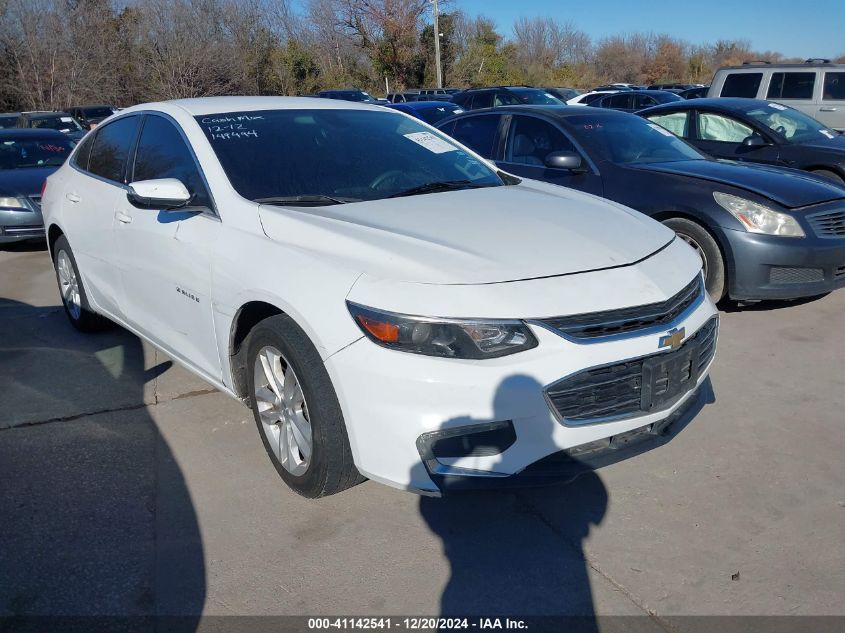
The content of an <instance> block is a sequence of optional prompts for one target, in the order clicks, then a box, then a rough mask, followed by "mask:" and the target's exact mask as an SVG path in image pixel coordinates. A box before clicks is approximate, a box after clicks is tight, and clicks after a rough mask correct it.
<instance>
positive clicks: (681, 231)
mask: <svg viewBox="0 0 845 633" xmlns="http://www.w3.org/2000/svg"><path fill="white" fill-rule="evenodd" d="M663 224H665V225H666V226H668V227H669V228H670V229H672V230H673V231H675V235H677V236H678V237H679V238H681V239H682V240H684V241H685V242H686V243H687V244H689V245H690V246H691V247H692V248H693V250H694V251H695V252H696V253H698V256H699V257H701V265H702V267H703V269H704V285H705V287H706V288H707V292H708V293H709V294H710V298H711V299H713V303H718V302H719V301H721V300H722V298H723V297H724V296H725V291H726V290H727V283H726V277H725V259H724V257H722V251H721V250H719V245H718V244H717V243H716V240H715V239H713V236H712V235H710V232H709V231H708V230H707V229H705V228H704V227H703V226H701V225H700V224H698V223H697V222H693V221H692V220H687V219H686V218H669V219H668V220H664V221H663Z"/></svg>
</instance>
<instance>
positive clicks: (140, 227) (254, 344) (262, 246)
mask: <svg viewBox="0 0 845 633" xmlns="http://www.w3.org/2000/svg"><path fill="white" fill-rule="evenodd" d="M43 205H44V216H45V225H46V226H47V230H48V239H49V245H50V252H51V255H52V257H53V260H54V262H55V266H56V271H57V278H58V282H59V286H60V289H61V295H62V300H63V302H64V305H65V308H66V311H67V315H68V317H69V318H70V321H71V322H72V323H73V325H74V326H76V327H77V328H78V329H80V330H91V329H96V328H98V327H101V326H103V325H104V323H106V321H105V320H106V319H108V320H110V321H114V322H116V323H119V324H121V325H122V326H124V327H126V328H127V329H129V330H131V331H132V332H135V333H136V334H138V335H139V336H141V337H143V338H144V339H146V340H148V341H149V342H151V343H152V344H153V345H155V346H157V347H159V348H161V349H162V350H164V351H165V352H166V353H167V354H169V355H170V356H171V357H173V358H174V359H175V360H177V361H178V362H180V363H182V364H184V365H185V366H186V367H187V368H189V369H190V370H192V371H194V372H195V373H197V374H198V375H199V376H202V377H203V378H205V379H206V380H207V381H208V382H210V383H211V384H213V385H215V386H216V387H217V388H219V389H220V390H221V391H224V392H225V393H228V394H229V395H231V396H233V397H235V398H238V399H241V400H242V401H244V402H245V403H247V404H249V405H250V406H251V408H252V409H253V412H254V415H255V420H256V424H257V426H258V428H259V429H260V434H261V437H262V439H263V442H264V445H265V447H266V449H267V451H268V453H269V455H270V458H271V459H272V460H273V463H274V464H275V466H276V468H277V470H278V472H279V473H280V475H281V476H282V478H283V479H284V480H285V481H286V482H287V484H288V485H289V486H290V487H291V488H293V489H294V490H296V491H297V492H299V493H300V494H303V495H306V496H311V497H316V496H321V495H325V494H331V493H333V492H338V491H340V490H342V489H344V488H346V487H348V486H350V485H353V484H354V483H356V482H357V481H359V480H360V478H361V475H364V476H366V477H370V478H372V479H375V480H378V481H382V482H385V483H388V484H391V485H394V486H398V487H402V488H408V489H413V490H417V491H421V492H424V493H428V494H439V493H440V492H441V491H442V490H445V489H447V488H448V487H449V486H450V485H457V486H461V485H466V484H467V483H473V484H477V483H481V484H490V483H504V482H511V481H514V479H515V478H517V479H518V476H519V475H520V474H525V473H526V472H528V473H532V474H536V471H537V469H538V468H539V466H538V462H540V461H541V460H543V458H546V457H547V456H551V455H566V456H570V457H573V456H576V455H577V459H576V457H573V459H576V461H578V462H579V463H580V462H581V461H582V458H583V460H587V457H590V456H595V455H599V456H601V455H604V454H606V453H607V452H608V451H610V452H613V451H617V452H618V454H620V455H621V454H623V451H621V450H617V449H620V447H622V446H624V445H626V444H627V443H628V442H629V441H630V440H631V439H632V438H634V437H646V438H654V437H657V436H659V435H660V433H661V432H662V431H664V430H665V429H666V427H667V425H669V424H670V423H672V422H673V421H674V420H676V419H677V418H678V417H679V416H680V415H681V412H682V411H684V410H685V409H689V408H690V407H691V405H692V404H693V403H700V402H701V401H702V399H703V394H704V392H705V389H704V388H701V389H700V387H701V386H702V383H703V382H704V381H705V380H706V378H707V372H708V369H709V366H710V363H711V362H712V359H713V355H714V353H715V343H716V336H717V329H718V321H717V316H716V312H715V310H714V306H713V304H712V303H711V302H710V299H709V298H708V296H707V294H706V293H705V292H704V290H703V287H702V282H701V272H700V269H701V260H700V259H699V257H698V255H696V254H695V253H694V252H693V251H692V250H691V249H690V248H689V247H688V246H687V245H686V244H684V243H683V242H682V241H680V240H677V239H675V235H674V233H673V232H672V231H671V230H669V229H667V228H665V227H663V226H662V225H661V224H659V223H658V222H655V221H652V220H650V219H648V218H647V217H645V216H643V215H640V214H639V213H637V212H635V211H632V210H630V209H627V208H625V207H621V206H619V205H616V204H614V203H611V202H608V201H605V200H601V199H599V198H596V197H592V196H589V195H586V194H582V193H579V192H576V191H573V190H570V189H564V188H560V187H555V186H552V185H547V184H543V183H540V182H533V181H529V180H519V179H517V178H515V177H513V176H510V175H508V174H505V173H502V172H500V171H497V170H496V168H495V167H494V166H492V165H491V164H490V163H488V162H487V161H485V160H484V159H482V158H480V157H479V156H477V155H476V154H474V153H473V152H472V151H470V150H469V149H467V148H465V147H462V146H460V145H459V144H457V143H456V142H455V141H453V140H451V139H449V138H448V137H446V136H443V135H442V134H441V133H440V132H439V131H437V130H435V129H433V128H431V127H429V126H427V125H425V124H424V123H422V122H420V121H419V120H417V119H414V118H412V117H409V116H406V115H404V114H402V113H399V112H395V111H390V110H387V109H384V108H380V107H374V106H368V105H363V104H353V103H350V102H345V101H336V100H329V99H302V98H277V97H221V98H208V99H194V100H185V101H173V102H168V103H157V104H149V105H139V106H135V107H132V108H127V109H126V110H123V111H121V112H120V113H119V114H118V115H115V116H113V117H111V118H109V119H108V120H106V121H105V122H103V123H102V124H101V125H100V126H98V127H97V129H96V130H95V131H93V132H91V133H90V134H88V136H87V137H86V138H85V140H84V141H83V142H82V143H81V144H80V145H79V146H77V148H76V150H75V152H74V154H73V155H72V157H71V159H70V160H69V161H68V162H67V163H66V164H65V165H64V166H63V167H62V168H61V169H59V170H58V171H57V172H56V173H55V174H54V175H52V176H51V177H50V179H49V181H48V184H47V188H46V192H45V195H44V200H43ZM561 451H564V452H563V453H561ZM605 456H606V455H605ZM558 474H559V473H558Z"/></svg>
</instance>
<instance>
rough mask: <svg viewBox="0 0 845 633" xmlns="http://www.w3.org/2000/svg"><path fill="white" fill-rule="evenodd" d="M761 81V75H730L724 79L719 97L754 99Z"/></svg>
mask: <svg viewBox="0 0 845 633" xmlns="http://www.w3.org/2000/svg"><path fill="white" fill-rule="evenodd" d="M762 80H763V73H731V74H729V75H728V76H727V77H725V83H724V85H723V86H722V93H721V95H720V96H722V97H745V98H748V99H754V98H755V97H756V96H757V90H758V89H759V88H760V82H761V81H762Z"/></svg>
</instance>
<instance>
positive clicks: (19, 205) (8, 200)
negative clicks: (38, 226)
mask: <svg viewBox="0 0 845 633" xmlns="http://www.w3.org/2000/svg"><path fill="white" fill-rule="evenodd" d="M0 207H6V208H8V209H27V208H28V207H27V206H26V202H25V201H24V200H23V198H12V197H10V196H0Z"/></svg>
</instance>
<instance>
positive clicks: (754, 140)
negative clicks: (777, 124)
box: [742, 134, 768, 147]
mask: <svg viewBox="0 0 845 633" xmlns="http://www.w3.org/2000/svg"><path fill="white" fill-rule="evenodd" d="M742 144H743V145H744V146H745V147H765V146H766V145H768V143H767V142H766V139H764V138H763V137H762V136H757V135H756V134H752V135H751V136H746V137H745V138H744V139H742Z"/></svg>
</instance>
